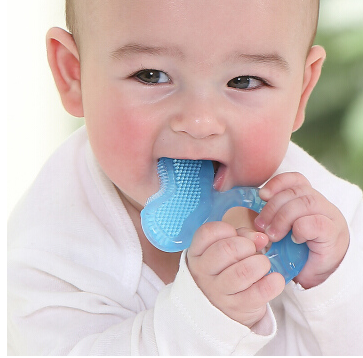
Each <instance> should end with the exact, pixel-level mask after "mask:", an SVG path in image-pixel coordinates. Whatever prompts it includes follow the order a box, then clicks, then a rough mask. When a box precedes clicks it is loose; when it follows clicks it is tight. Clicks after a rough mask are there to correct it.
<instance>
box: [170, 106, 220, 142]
mask: <svg viewBox="0 0 363 358" xmlns="http://www.w3.org/2000/svg"><path fill="white" fill-rule="evenodd" d="M218 113H220V111H219V110H217V109H216V108H215V105H214V104H212V103H211V102H210V101H206V100H204V101H203V100H202V101H198V100H191V101H188V102H187V103H185V105H184V106H183V108H181V110H180V111H179V112H178V114H176V115H175V116H174V117H173V118H172V121H171V127H172V129H173V131H174V132H185V133H187V134H189V135H190V136H191V137H193V138H195V139H203V138H207V137H210V136H212V135H221V134H223V133H224V131H225V121H224V120H223V117H222V116H220V115H219V114H218Z"/></svg>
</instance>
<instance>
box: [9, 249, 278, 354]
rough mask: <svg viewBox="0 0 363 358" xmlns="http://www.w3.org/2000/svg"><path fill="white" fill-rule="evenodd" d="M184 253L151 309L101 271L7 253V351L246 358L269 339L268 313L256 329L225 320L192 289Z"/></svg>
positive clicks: (36, 254) (35, 253) (28, 253)
mask: <svg viewBox="0 0 363 358" xmlns="http://www.w3.org/2000/svg"><path fill="white" fill-rule="evenodd" d="M184 256H185V254H183V257H182V260H181V266H180V270H179V273H178V275H177V277H176V279H175V281H174V283H172V284H170V285H168V286H165V287H164V288H163V289H162V290H161V291H160V293H159V294H158V297H157V300H156V303H155V307H154V308H152V309H143V307H142V304H141V302H140V301H139V300H138V299H137V297H131V296H130V297H128V295H127V294H125V293H124V292H118V291H119V290H120V288H118V287H117V286H119V285H118V283H117V282H113V284H114V285H112V282H111V278H110V277H109V276H105V275H104V274H102V273H101V272H97V271H92V269H90V268H85V267H82V266H80V265H77V263H75V262H73V263H72V262H70V261H68V260H66V259H64V258H62V257H59V256H57V255H54V254H50V253H48V254H47V253H46V252H41V251H39V250H31V249H29V248H28V249H26V250H24V249H16V250H12V252H11V253H10V255H9V269H8V274H9V276H8V280H9V287H8V289H9V300H8V302H9V312H10V315H11V316H12V319H11V325H10V326H9V329H8V332H9V342H10V343H13V344H14V346H15V347H16V348H17V351H16V352H14V353H15V354H36V355H45V354H47V355H48V354H50V355H54V354H56V355H63V354H71V355H130V354H131V355H199V354H201V355H202V354H203V355H205V354H207V355H220V354H222V355H231V354H248V355H250V354H254V353H256V352H257V351H258V350H259V349H261V347H263V346H264V345H265V344H266V343H267V342H268V341H270V340H271V339H272V338H273V336H274V335H275V333H276V323H275V321H274V318H273V315H272V312H271V310H270V308H269V309H268V312H267V313H266V316H265V317H264V318H263V320H262V321H261V323H260V325H259V326H258V327H257V328H256V331H257V332H253V331H251V330H250V329H248V328H247V327H245V326H243V325H241V324H239V323H238V322H236V321H233V320H232V319H230V318H229V317H227V316H225V315H224V314H223V313H222V312H221V311H219V310H218V309H217V308H215V307H214V306H213V305H212V304H211V303H210V302H209V301H208V300H207V298H206V297H205V296H204V295H203V293H202V292H201V291H200V290H199V288H198V287H197V286H196V284H195V283H194V281H193V279H192V277H191V275H190V273H189V271H188V268H187V266H186V263H185V259H184ZM105 282H107V286H108V287H109V288H107V289H105V288H102V285H105ZM107 290H109V291H110V295H107ZM111 291H114V292H111ZM117 295H119V297H120V299H117V298H116V296H117ZM121 297H122V298H121Z"/></svg>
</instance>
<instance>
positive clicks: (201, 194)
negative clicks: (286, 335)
mask: <svg viewBox="0 0 363 358" xmlns="http://www.w3.org/2000/svg"><path fill="white" fill-rule="evenodd" d="M158 175H159V180H160V189H159V191H158V192H157V193H156V194H154V195H153V196H151V197H150V198H149V199H148V200H147V202H146V205H145V207H144V209H143V210H142V211H141V225H142V228H143V230H144V233H145V235H146V237H147V238H148V240H149V241H150V242H151V243H152V244H153V245H154V246H155V247H157V248H158V249H160V250H162V251H166V252H177V251H182V250H184V249H186V248H188V247H189V246H190V244H191V241H192V238H193V235H194V233H195V231H196V230H197V229H198V228H199V227H200V226H201V225H203V224H204V223H206V222H210V221H221V220H222V218H223V215H224V214H225V213H226V212H227V211H228V210H229V209H230V208H233V207H236V206H240V207H245V208H249V209H251V210H253V211H255V212H257V213H260V212H261V210H262V208H263V207H264V206H265V204H266V202H265V201H263V200H262V199H261V198H260V197H259V195H258V192H259V189H258V188H254V187H234V188H232V189H230V190H228V191H225V192H219V191H217V190H215V189H214V187H213V181H214V169H213V164H212V162H211V161H209V160H187V159H185V160H184V159H171V158H161V159H159V162H158ZM291 234H292V232H291V231H290V232H289V233H288V234H287V235H286V236H285V237H284V238H283V239H282V240H280V241H278V242H275V243H273V244H272V245H271V248H270V249H269V250H268V252H267V253H266V254H265V255H266V256H267V257H268V259H269V260H270V262H271V269H270V271H269V272H268V273H271V272H279V273H280V274H282V275H283V276H284V278H285V282H286V283H288V282H290V281H291V280H292V279H293V278H294V277H295V276H297V275H298V274H299V272H300V271H301V270H302V268H303V267H304V265H305V263H306V261H307V258H308V255H309V249H308V247H307V245H306V244H295V243H294V242H293V241H292V240H291Z"/></svg>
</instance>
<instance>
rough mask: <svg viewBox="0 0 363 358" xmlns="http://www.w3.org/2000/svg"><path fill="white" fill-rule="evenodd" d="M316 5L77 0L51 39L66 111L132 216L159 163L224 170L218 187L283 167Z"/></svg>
mask: <svg viewBox="0 0 363 358" xmlns="http://www.w3.org/2000/svg"><path fill="white" fill-rule="evenodd" d="M318 7H319V6H318V0H296V1H295V0H294V1H291V0H280V1H274V0H273V1H272V0H254V1H250V0H223V1H221V0H193V1H191V0H177V1H171V0H153V1H148V0H136V1H128V0H124V1H123V0H108V1H105V0H102V1H101V0H77V1H71V0H70V1H67V24H68V26H69V28H70V30H71V31H72V32H73V34H74V39H75V41H74V39H73V37H72V36H71V35H70V34H68V33H66V32H65V31H63V30H60V29H51V30H50V31H49V33H48V40H47V41H48V55H49V62H50V66H51V68H52V71H53V74H54V77H55V81H56V83H57V86H58V89H59V91H60V94H61V97H62V101H63V104H64V106H65V108H66V109H67V110H68V111H69V112H70V113H71V114H73V115H75V116H84V117H85V121H86V126H87V131H88V134H89V139H90V142H91V146H92V148H93V151H94V154H95V156H96V158H97V159H98V161H99V163H100V165H101V167H102V168H103V170H104V172H105V173H106V174H107V175H108V177H109V178H110V179H111V180H112V181H113V182H114V183H115V185H116V186H117V187H118V188H119V190H120V192H121V194H122V195H123V196H124V197H125V198H127V199H128V200H129V201H130V202H131V203H132V204H133V205H134V206H135V207H136V208H137V209H141V208H142V206H143V205H144V203H145V201H146V199H147V198H148V197H149V196H150V195H152V194H153V193H155V192H156V191H157V190H158V186H159V184H158V178H157V173H156V163H157V160H158V158H160V157H172V158H180V159H184V158H189V159H210V160H214V161H215V162H217V163H219V170H218V173H217V175H216V178H215V187H216V188H217V189H218V190H227V189H230V188H231V187H233V186H236V185H254V186H258V185H261V184H262V183H263V182H264V181H266V180H267V179H268V178H269V177H270V176H271V175H272V174H273V173H274V172H275V170H276V169H277V167H278V166H279V165H280V163H281V161H282V159H283V157H284V155H285V153H286V150H287V146H288V143H289V140H290V136H291V133H292V132H293V131H295V130H297V129H298V128H299V127H300V126H301V125H302V123H303V121H304V111H305V106H306V103H307V100H308V98H309V95H310V93H311V91H312V89H313V88H314V86H315V84H316V82H317V80H318V78H319V75H320V70H321V66H322V63H323V60H324V57H325V52H324V50H323V49H322V48H321V47H319V46H316V47H313V48H312V49H311V44H312V41H313V39H314V36H315V31H316V23H317V17H318Z"/></svg>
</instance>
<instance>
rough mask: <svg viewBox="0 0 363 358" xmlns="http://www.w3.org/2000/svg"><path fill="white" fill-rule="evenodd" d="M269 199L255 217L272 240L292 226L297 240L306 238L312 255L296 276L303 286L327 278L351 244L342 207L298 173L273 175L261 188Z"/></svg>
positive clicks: (312, 284)
mask: <svg viewBox="0 0 363 358" xmlns="http://www.w3.org/2000/svg"><path fill="white" fill-rule="evenodd" d="M260 197H261V199H263V200H265V201H267V204H266V205H265V207H264V208H263V209H262V211H261V213H260V214H259V215H258V216H257V218H256V219H255V225H256V227H257V229H258V230H259V231H262V232H265V234H267V235H268V236H269V238H270V240H271V241H279V240H281V239H282V238H283V237H284V236H285V235H286V234H287V233H288V232H289V231H290V229H291V228H292V233H293V236H294V240H295V242H297V243H303V242H306V243H307V245H308V247H309V249H310V252H309V258H308V261H307V263H306V265H305V266H304V268H303V269H302V271H301V272H300V274H299V275H298V276H297V277H296V278H295V279H294V280H295V282H299V283H300V284H301V286H303V287H304V288H311V287H314V286H317V285H319V284H320V283H322V282H324V281H325V280H326V279H327V278H328V277H329V276H330V275H331V274H332V273H333V272H334V271H335V270H336V268H337V267H338V266H339V264H340V263H341V262H342V260H343V258H344V256H345V254H346V252H347V249H348V246H349V229H348V225H347V222H346V220H345V218H344V216H343V215H342V213H341V212H340V211H339V209H338V208H337V207H336V206H335V205H333V204H332V203H331V202H330V201H328V200H327V199H326V198H325V197H324V196H323V195H322V194H320V193H319V192H318V191H316V190H315V189H313V188H312V187H311V185H310V183H309V181H308V180H307V179H306V178H305V177H304V176H303V175H302V174H299V173H284V174H280V175H277V176H276V177H274V178H272V179H271V180H270V181H269V182H268V183H267V184H266V185H265V186H264V187H263V188H262V189H261V190H260Z"/></svg>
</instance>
